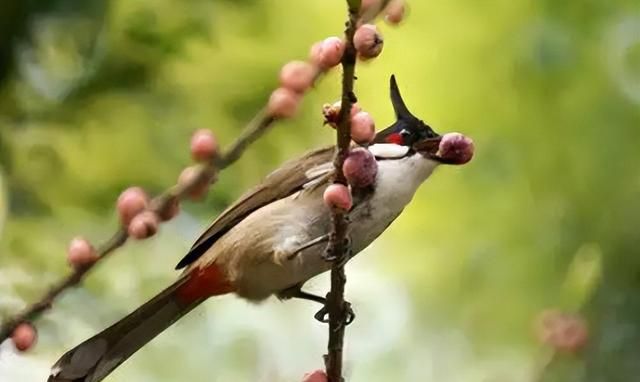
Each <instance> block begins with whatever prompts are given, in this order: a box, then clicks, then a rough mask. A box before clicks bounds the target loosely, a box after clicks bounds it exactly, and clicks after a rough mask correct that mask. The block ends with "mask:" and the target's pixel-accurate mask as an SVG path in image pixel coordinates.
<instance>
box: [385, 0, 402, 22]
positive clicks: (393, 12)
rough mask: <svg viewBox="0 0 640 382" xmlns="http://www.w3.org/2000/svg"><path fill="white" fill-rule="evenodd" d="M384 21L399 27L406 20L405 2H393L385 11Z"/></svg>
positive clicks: (396, 0)
mask: <svg viewBox="0 0 640 382" xmlns="http://www.w3.org/2000/svg"><path fill="white" fill-rule="evenodd" d="M384 13H385V16H384V20H385V21H386V22H387V23H389V24H391V25H398V24H400V23H401V22H402V20H403V19H404V14H405V3H404V0H391V2H390V3H389V5H387V8H385V10H384Z"/></svg>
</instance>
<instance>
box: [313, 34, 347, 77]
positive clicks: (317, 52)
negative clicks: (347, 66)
mask: <svg viewBox="0 0 640 382" xmlns="http://www.w3.org/2000/svg"><path fill="white" fill-rule="evenodd" d="M344 48H345V45H344V41H342V39H340V38H339V37H328V38H326V39H324V40H323V41H321V42H319V43H315V44H313V46H311V51H310V52H309V58H310V60H311V62H313V63H314V64H315V65H317V66H318V67H319V68H320V69H322V70H327V69H330V68H332V67H334V66H336V65H338V64H340V61H341V60H342V55H343V54H344Z"/></svg>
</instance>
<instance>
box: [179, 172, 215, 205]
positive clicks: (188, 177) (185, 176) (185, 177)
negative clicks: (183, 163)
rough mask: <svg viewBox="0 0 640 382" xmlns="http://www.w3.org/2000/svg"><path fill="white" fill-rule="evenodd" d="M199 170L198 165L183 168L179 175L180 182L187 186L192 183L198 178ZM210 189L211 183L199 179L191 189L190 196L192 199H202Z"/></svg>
mask: <svg viewBox="0 0 640 382" xmlns="http://www.w3.org/2000/svg"><path fill="white" fill-rule="evenodd" d="M197 177H198V172H197V167H195V166H190V167H187V168H185V169H184V170H182V172H181V173H180V176H179V177H178V184H180V185H181V186H186V185H188V184H191V183H193V182H195V181H196V180H197ZM208 191H209V183H208V182H207V181H206V180H204V181H199V182H198V183H197V184H195V185H194V186H193V188H192V189H191V191H190V192H189V198H190V199H192V200H199V199H202V198H203V197H204V196H205V195H207V192H208Z"/></svg>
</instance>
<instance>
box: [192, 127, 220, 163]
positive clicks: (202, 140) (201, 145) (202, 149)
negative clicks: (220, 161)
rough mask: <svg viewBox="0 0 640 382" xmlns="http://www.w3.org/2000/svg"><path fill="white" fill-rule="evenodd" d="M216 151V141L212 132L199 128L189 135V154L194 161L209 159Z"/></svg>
mask: <svg viewBox="0 0 640 382" xmlns="http://www.w3.org/2000/svg"><path fill="white" fill-rule="evenodd" d="M217 151H218V142H217V140H216V137H215V135H213V132H212V131H211V130H208V129H200V130H198V131H196V132H195V133H194V134H193V136H192V137H191V156H192V157H193V159H194V160H196V161H201V162H204V161H210V160H211V159H213V157H215V155H216V153H217Z"/></svg>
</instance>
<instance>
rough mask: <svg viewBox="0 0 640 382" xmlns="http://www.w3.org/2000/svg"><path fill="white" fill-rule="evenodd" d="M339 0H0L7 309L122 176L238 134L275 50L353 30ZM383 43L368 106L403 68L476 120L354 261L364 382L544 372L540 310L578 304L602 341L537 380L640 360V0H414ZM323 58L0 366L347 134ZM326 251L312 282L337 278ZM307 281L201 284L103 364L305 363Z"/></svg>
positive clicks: (407, 89) (502, 377) (138, 283)
mask: <svg viewBox="0 0 640 382" xmlns="http://www.w3.org/2000/svg"><path fill="white" fill-rule="evenodd" d="M344 3H345V2H344V1H341V0H331V1H325V0H314V1H311V0H305V1H285V0H270V1H267V0H260V1H259V0H243V1H232V0H227V1H221V0H220V1H212V0H190V1H177V0H136V1H132V0H114V1H110V2H107V1H104V0H91V1H80V0H76V1H63V0H57V1H20V0H8V1H3V3H2V4H0V172H1V178H0V181H1V183H0V184H1V189H0V190H1V192H0V195H1V199H0V216H1V217H2V221H1V222H0V229H1V231H0V235H1V236H0V317H2V316H4V315H8V314H10V313H12V312H15V311H16V310H17V309H19V308H21V307H22V306H24V304H25V303H26V302H28V301H32V300H33V299H35V298H37V297H38V296H39V295H40V294H41V293H42V291H43V290H45V289H46V287H47V285H49V284H50V283H52V282H53V281H54V280H56V279H58V278H60V277H61V276H63V275H64V274H65V273H66V272H68V269H67V266H66V264H65V259H64V256H65V247H66V244H67V243H68V241H69V239H70V238H71V237H73V236H74V235H77V234H83V235H85V236H86V237H88V238H90V239H91V240H92V241H95V242H99V241H100V240H103V239H105V238H106V237H108V236H109V234H110V233H111V232H112V231H114V229H115V228H116V225H117V222H116V218H115V216H114V213H113V208H112V207H113V201H114V200H115V198H116V197H117V195H118V193H119V192H120V191H121V190H122V189H124V188H125V187H127V186H128V185H132V184H135V185H141V186H143V187H144V188H145V189H147V190H149V192H153V193H155V192H159V191H160V190H162V189H163V188H164V187H166V186H167V185H168V184H170V183H171V182H172V181H174V179H175V178H176V175H177V174H178V173H179V172H180V169H181V168H182V167H184V166H185V165H187V164H188V163H189V154H188V142H189V137H190V134H191V133H192V132H193V130H194V129H196V128H200V127H208V128H211V129H213V130H214V131H215V132H216V134H217V136H218V137H219V139H220V141H221V142H222V143H223V144H227V143H230V142H231V141H232V140H233V138H234V137H236V136H237V135H238V134H239V132H240V131H241V129H242V127H243V126H244V125H245V124H246V122H247V121H248V120H249V119H250V118H251V116H252V115H253V114H254V113H255V112H256V111H257V110H258V109H259V108H260V107H261V106H262V105H263V104H264V102H265V100H266V99H267V97H268V94H269V92H270V91H271V90H272V89H273V88H274V86H276V84H277V72H278V70H279V67H280V66H281V65H282V64H283V63H285V62H287V61H288V60H291V59H296V58H304V57H305V56H306V54H307V51H308V47H309V46H310V44H311V43H312V42H314V41H317V40H319V39H322V38H324V37H325V36H328V35H339V34H340V33H341V30H342V26H343V22H344V18H345V4H344ZM381 29H382V32H383V34H384V36H385V48H384V52H383V54H382V55H381V56H380V57H379V58H378V59H376V60H374V61H373V62H370V63H366V64H363V65H359V66H358V69H357V75H358V81H357V84H356V91H357V95H358V97H359V99H360V103H361V105H362V106H363V107H364V108H365V109H366V110H368V111H369V112H371V113H372V114H373V116H374V117H375V119H376V122H377V125H378V127H380V128H382V127H385V126H387V125H389V124H391V123H392V122H393V113H392V110H391V105H390V103H389V100H388V96H387V94H388V78H389V76H390V74H392V73H395V74H396V75H397V77H398V81H399V84H400V86H401V90H402V92H403V95H404V97H405V99H406V101H407V103H408V104H409V106H410V108H411V109H412V111H413V112H414V113H415V114H416V115H418V116H419V117H420V118H422V119H424V120H425V121H426V122H428V123H429V124H431V125H432V126H433V127H434V129H435V130H436V131H438V132H441V133H443V132H448V131H460V132H463V133H464V134H466V135H469V136H470V137H472V138H473V139H474V140H475V142H476V148H477V152H476V156H475V158H474V160H473V161H472V162H471V163H470V164H468V165H467V166H463V167H456V168H452V167H449V168H441V169H440V170H439V171H438V172H437V174H435V175H434V176H433V177H432V178H431V179H430V180H429V181H428V182H427V183H426V184H425V185H424V186H423V187H422V188H421V189H420V190H419V192H418V194H417V196H416V198H415V200H414V201H413V203H412V204H411V205H410V206H409V207H408V208H407V209H406V210H405V212H404V214H403V215H402V216H401V217H400V218H399V219H398V220H397V222H396V223H395V224H394V225H393V226H392V227H391V228H390V229H389V230H388V231H387V232H386V233H385V234H384V235H383V236H382V237H381V238H380V239H379V240H378V241H377V242H376V243H375V244H374V245H372V246H371V247H370V248H369V249H367V250H366V251H365V252H364V253H363V254H361V255H360V256H358V257H357V258H356V259H355V260H354V261H353V262H352V263H350V265H349V267H348V275H349V282H348V284H347V298H348V299H349V300H350V301H352V302H353V303H354V308H355V311H356V314H357V316H358V317H357V319H356V321H355V322H354V323H353V324H352V325H351V326H350V327H349V329H348V330H347V338H346V343H347V348H346V361H345V362H346V373H347V376H348V380H349V381H355V382H357V381H367V382H371V381H465V382H466V381H483V382H484V381H487V382H502V381H504V382H511V381H517V382H519V381H531V380H532V378H533V375H534V374H535V369H536V367H537V366H536V365H537V363H539V362H540V359H541V355H540V349H539V348H538V345H537V343H536V341H535V339H534V337H533V335H532V322H533V320H534V318H535V316H536V315H537V314H538V312H540V311H541V310H543V309H545V308H549V307H559V308H562V309H566V310H574V311H580V312H581V313H583V314H584V315H585V316H586V317H587V318H588V319H589V322H590V332H591V333H590V334H591V341H590V344H589V347H588V348H587V349H586V350H585V351H584V352H583V353H582V354H581V355H579V356H577V357H564V358H563V359H562V362H561V363H560V364H557V365H554V366H553V367H551V370H550V371H549V372H548V373H546V375H545V377H544V380H547V381H606V382H616V381H624V382H627V381H632V380H635V379H636V378H638V375H640V362H638V361H637V360H638V356H639V355H640V330H639V325H640V297H639V295H640V293H639V292H640V260H639V259H640V257H639V255H640V250H639V249H638V247H639V245H640V167H639V166H640V3H638V2H637V1H635V0H581V1H555V0H538V1H535V0H529V1H525V0H487V1H478V0H455V1H454V0H430V1H426V0H425V1H423V0H420V1H418V0H414V1H411V2H410V12H409V15H408V18H407V20H406V22H405V23H404V24H403V25H402V26H401V27H399V28H390V27H387V26H384V24H383V25H381ZM339 81H340V73H339V71H334V72H332V73H331V74H330V75H328V76H327V77H326V78H324V79H323V81H322V82H321V83H320V84H319V85H318V86H317V88H316V89H315V91H313V92H312V93H311V94H309V96H307V97H305V99H304V103H303V106H302V109H301V113H300V115H299V116H298V117H296V118H294V119H293V120H291V121H289V122H286V123H279V124H278V125H277V126H276V127H275V128H274V130H273V131H271V132H269V133H268V134H267V135H266V136H265V138H264V139H262V140H261V141H260V142H259V143H257V144H256V145H255V146H253V147H252V148H251V150H250V151H248V152H247V153H246V154H245V155H244V157H243V158H242V159H241V160H240V161H239V162H238V163H237V164H236V165H234V166H233V167H232V168H230V169H228V171H225V172H224V173H223V174H221V177H220V181H219V182H218V184H216V185H215V187H214V188H213V190H212V192H211V193H210V195H209V197H208V199H207V200H206V202H205V203H203V204H192V203H187V204H185V205H184V209H183V211H184V213H183V214H181V216H180V217H179V218H178V219H177V220H175V221H173V222H171V223H170V224H167V225H164V226H163V227H162V229H161V232H160V235H158V236H157V237H155V238H153V239H151V240H149V241H146V242H144V243H131V244H129V245H127V246H126V248H124V249H122V250H120V251H119V252H118V253H117V254H116V255H115V256H113V258H111V259H109V260H108V261H105V262H104V263H102V264H101V265H100V266H99V267H98V269H96V270H95V272H93V273H92V274H91V275H90V277H89V278H88V280H87V282H86V284H85V285H84V286H83V287H82V288H79V289H76V290H72V291H70V292H69V293H67V294H66V295H65V296H64V298H62V299H61V300H59V301H58V302H57V303H56V304H55V305H54V309H53V310H52V311H51V312H50V313H49V314H47V315H46V316H45V317H44V318H43V319H42V320H40V321H38V322H37V326H38V328H39V335H40V337H39V344H38V346H37V348H36V349H35V350H34V351H32V352H30V353H28V354H27V355H24V356H18V355H15V354H13V353H12V352H11V350H10V347H9V346H8V344H5V345H4V346H3V347H2V350H0V351H1V352H0V380H2V381H3V382H4V381H11V382H13V381H18V382H23V381H24V382H31V381H42V380H44V378H45V376H46V375H47V372H48V367H49V365H50V364H52V363H53V361H55V360H56V359H57V357H58V356H59V355H60V354H61V353H62V352H63V351H64V350H65V349H67V348H69V347H71V346H73V345H75V344H77V343H78V342H79V341H81V340H83V339H84V338H86V337H87V336H89V335H91V334H92V333H94V332H96V331H97V330H100V329H102V328H104V327H105V326H107V325H109V324H110V323H112V322H113V321H115V320H116V319H118V318H119V317H121V316H123V315H124V314H126V313H127V312H129V311H130V310H132V309H133V308H134V307H136V306H137V305H138V304H140V303H142V302H143V301H145V300H146V299H147V298H149V297H150V296H152V295H153V294H154V293H156V292H157V291H159V290H160V289H161V288H162V287H163V286H164V285H167V284H168V283H169V282H170V281H171V280H172V278H173V277H175V276H176V273H175V272H174V271H173V266H174V265H175V263H176V262H177V261H178V260H179V259H180V258H181V256H182V255H183V254H184V253H185V251H186V250H187V249H188V248H189V246H190V245H191V243H192V242H193V240H194V238H196V237H197V235H198V233H199V232H200V231H201V230H202V229H203V227H205V226H206V224H207V222H208V221H209V220H211V219H212V218H213V217H215V216H216V214H217V213H218V212H219V211H221V209H223V208H224V207H225V206H226V205H227V204H229V203H230V202H232V201H233V200H234V199H235V198H236V197H237V196H238V195H239V194H240V193H242V192H243V191H244V190H245V189H247V188H248V187H250V186H251V185H253V184H255V183H256V182H258V181H259V179H260V178H261V177H262V176H264V175H266V174H267V173H268V172H269V171H271V170H272V169H274V168H276V167H277V166H278V165H279V164H280V163H282V162H283V161H284V160H285V159H287V158H290V157H293V156H295V155H298V154H300V153H302V152H304V151H306V150H309V149H311V148H314V147H317V146H320V145H323V144H326V143H328V142H332V141H333V139H334V137H333V134H332V131H331V130H330V129H327V128H323V127H322V118H321V114H320V110H321V105H322V104H323V103H325V102H329V101H333V100H335V99H337V97H338V96H339V89H340V87H339ZM326 289H327V282H326V276H321V277H319V280H318V281H315V280H314V282H312V287H311V290H313V291H316V292H318V293H324V291H325V290H326ZM317 308H318V307H317V306H314V305H313V304H311V303H306V302H299V301H291V302H286V303H280V302H278V301H276V300H275V299H274V300H269V301H268V302H266V303H264V304H262V305H259V306H253V305H250V304H247V303H245V302H241V301H236V300H235V299H234V298H228V297H224V298H220V299H217V300H215V301H213V300H212V301H209V302H208V303H206V306H204V307H201V308H199V309H197V310H196V311H195V312H193V313H192V314H190V315H189V316H188V317H187V318H185V319H184V320H182V321H181V322H179V323H178V324H177V325H175V327H173V328H171V329H170V330H169V331H168V332H167V333H166V334H163V335H162V336H161V337H159V338H158V339H157V340H155V341H154V342H153V343H151V344H150V345H148V346H147V347H146V348H144V350H142V351H140V352H139V353H138V354H136V355H135V356H134V357H133V358H132V359H131V360H130V361H128V362H127V363H126V364H124V365H123V366H122V367H121V368H120V369H118V370H117V372H115V373H114V374H113V375H112V377H111V379H110V380H112V381H136V382H138V381H141V382H146V381H149V382H151V381H187V380H192V381H225V382H226V381H265V382H267V381H278V382H279V381H283V382H284V381H289V382H294V381H299V380H300V379H301V375H302V374H303V373H304V372H306V371H310V370H313V369H315V368H319V367H321V365H322V358H321V355H322V354H323V352H324V350H325V339H326V328H325V326H324V325H322V324H319V323H317V322H316V321H314V320H313V318H312V315H313V313H314V312H315V310H316V309H317Z"/></svg>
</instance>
